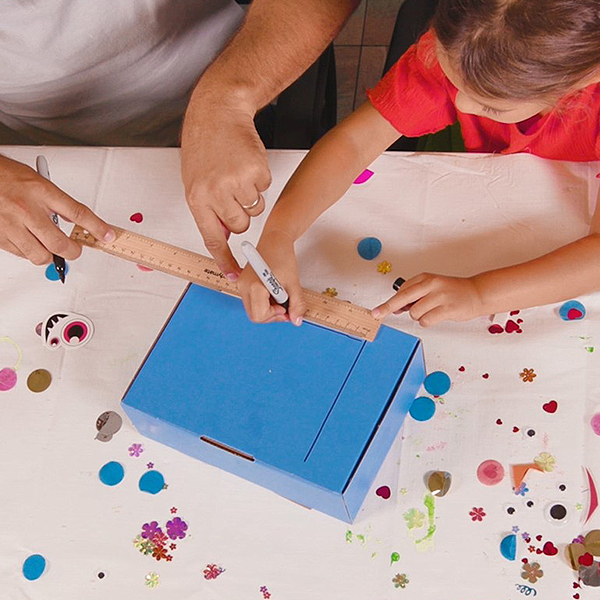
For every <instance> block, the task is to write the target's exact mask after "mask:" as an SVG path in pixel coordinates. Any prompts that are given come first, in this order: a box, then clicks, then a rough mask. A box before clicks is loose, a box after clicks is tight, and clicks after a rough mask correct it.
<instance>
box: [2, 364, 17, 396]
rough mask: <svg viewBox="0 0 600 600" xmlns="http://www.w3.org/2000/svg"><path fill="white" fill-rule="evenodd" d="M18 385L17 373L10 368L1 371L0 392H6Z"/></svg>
mask: <svg viewBox="0 0 600 600" xmlns="http://www.w3.org/2000/svg"><path fill="white" fill-rule="evenodd" d="M16 383H17V372H16V371H15V370H14V369H11V368H10V367H5V368H4V369H2V370H0V392H6V391H8V390H11V389H12V388H14V387H15V385H16Z"/></svg>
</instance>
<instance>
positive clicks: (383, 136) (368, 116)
mask: <svg viewBox="0 0 600 600" xmlns="http://www.w3.org/2000/svg"><path fill="white" fill-rule="evenodd" d="M399 137H400V134H399V133H398V131H396V129H395V128H394V127H393V126H392V125H391V124H390V123H389V122H388V121H386V120H385V119H384V118H383V117H382V116H381V115H380V114H379V112H377V110H376V109H375V108H374V107H373V106H372V105H371V103H370V102H365V103H364V104H363V105H362V106H360V107H359V108H358V109H357V110H355V111H354V112H353V113H352V114H351V115H350V116H349V117H347V118H346V119H344V121H342V122H341V123H340V124H339V125H337V126H336V127H334V128H333V129H332V130H331V131H329V132H328V133H327V134H326V135H325V136H323V137H322V138H321V139H320V140H319V141H318V142H317V143H316V144H315V146H314V147H313V148H312V150H311V151H310V152H309V153H308V154H307V155H306V156H305V158H304V160H303V161H302V162H301V163H300V165H299V166H298V168H297V169H296V171H295V172H294V174H293V175H292V177H291V178H290V180H289V181H288V183H287V184H286V186H285V188H284V189H283V191H282V192H281V195H280V197H279V199H278V200H277V203H276V204H275V206H274V207H273V210H272V211H271V214H270V215H269V218H268V219H267V221H266V223H265V226H264V229H263V233H262V235H261V238H260V241H259V243H258V245H257V248H258V250H259V252H260V253H261V254H262V255H263V257H264V259H265V261H266V262H267V264H268V265H269V266H270V267H271V269H272V271H273V272H274V273H275V275H276V276H277V278H278V279H279V281H280V282H281V284H282V285H283V286H284V288H285V289H286V291H287V292H288V295H289V308H288V315H289V316H288V315H285V310H284V309H283V308H282V307H281V306H276V305H272V304H271V303H270V302H269V294H268V292H267V290H266V289H265V287H264V286H263V285H262V284H261V283H260V281H259V280H258V278H257V277H256V275H255V274H254V273H253V272H252V270H251V269H248V268H246V269H244V271H243V272H242V275H241V276H240V278H239V280H238V289H239V290H240V293H241V296H242V300H243V302H244V306H245V308H246V312H247V313H248V316H249V317H250V319H252V320H253V321H255V322H272V321H284V320H288V318H289V320H291V321H292V322H293V323H295V324H297V325H299V324H300V323H301V319H302V316H303V315H304V312H305V311H306V307H305V305H304V300H303V298H302V292H301V287H300V281H299V278H298V269H297V265H296V259H295V256H294V242H295V241H296V240H297V239H298V238H299V237H300V236H301V235H302V234H303V233H304V232H305V231H306V230H307V229H308V228H309V227H310V225H311V224H312V223H313V221H315V219H317V217H318V216H319V215H320V214H321V213H323V212H325V210H327V209H328V208H329V207H330V206H332V205H333V204H335V202H337V201H338V200H339V199H340V198H341V197H342V196H343V195H344V193H345V192H346V190H347V189H348V188H349V187H350V185H351V184H352V182H353V181H354V180H355V179H356V177H357V176H358V175H359V174H360V173H361V172H362V171H363V170H364V169H365V168H366V167H367V166H368V165H370V164H371V163H372V162H373V161H374V160H375V158H377V157H378V156H379V155H380V154H381V153H382V152H383V151H384V150H386V149H387V148H388V147H389V146H390V145H391V144H392V143H393V142H394V141H395V140H397V139H398V138H399Z"/></svg>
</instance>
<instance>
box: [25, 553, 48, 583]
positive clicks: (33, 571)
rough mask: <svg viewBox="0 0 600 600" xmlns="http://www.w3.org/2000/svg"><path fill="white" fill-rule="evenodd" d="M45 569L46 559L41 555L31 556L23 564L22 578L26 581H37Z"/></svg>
mask: <svg viewBox="0 0 600 600" xmlns="http://www.w3.org/2000/svg"><path fill="white" fill-rule="evenodd" d="M45 569H46V559H45V558H44V557H43V556H42V555H41V554H32V555H31V556H29V557H28V558H27V559H25V562H24V563H23V576H24V577H25V579H27V580H28V581H35V580H36V579H39V578H40V577H41V576H42V574H43V573H44V570H45Z"/></svg>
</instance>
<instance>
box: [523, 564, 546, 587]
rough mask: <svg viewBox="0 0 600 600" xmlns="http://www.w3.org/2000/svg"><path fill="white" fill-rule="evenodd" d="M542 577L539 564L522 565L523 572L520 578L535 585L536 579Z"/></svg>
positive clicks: (542, 572) (542, 573)
mask: <svg viewBox="0 0 600 600" xmlns="http://www.w3.org/2000/svg"><path fill="white" fill-rule="evenodd" d="M543 576H544V571H542V569H540V564H539V563H536V562H534V563H525V564H524V565H523V571H521V577H522V578H523V579H526V580H527V581H529V583H535V582H536V581H537V580H538V579H540V578H541V577H543Z"/></svg>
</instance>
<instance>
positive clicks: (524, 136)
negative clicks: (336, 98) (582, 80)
mask: <svg viewBox="0 0 600 600" xmlns="http://www.w3.org/2000/svg"><path fill="white" fill-rule="evenodd" d="M435 44H436V40H435V35H434V33H433V32H432V31H428V32H427V33H426V34H425V35H423V36H422V37H421V39H420V40H419V41H418V42H417V43H416V44H414V45H413V46H411V47H410V48H409V49H408V50H407V52H406V53H405V54H404V55H403V56H402V57H401V58H400V60H399V61H398V62H397V63H396V64H395V65H394V66H393V67H392V68H391V69H390V70H389V71H388V73H387V74H386V75H385V77H384V78H383V79H382V80H381V81H380V82H379V83H378V84H377V85H376V86H375V87H374V88H373V89H371V90H368V92H367V96H368V97H369V100H370V101H371V104H372V105H373V106H374V107H375V108H376V109H377V111H379V113H380V114H381V115H382V116H383V117H384V118H385V119H386V120H387V121H389V122H390V123H391V124H392V125H393V126H394V127H395V128H396V129H397V130H398V131H399V132H400V133H402V134H403V135H405V136H408V137H419V136H421V135H425V134H428V133H434V132H436V131H440V130H441V129H444V128H445V127H446V126H448V125H451V124H452V123H454V122H455V121H457V120H458V121H459V122H460V126H461V129H462V135H463V139H464V142H465V148H466V149H467V150H468V151H470V152H499V153H501V154H514V153H515V152H529V153H531V154H535V155H537V156H541V157H544V158H552V159H556V160H573V161H588V160H598V158H600V84H596V83H594V84H592V85H589V86H588V87H586V88H584V89H583V90H581V91H580V92H578V93H576V94H573V95H571V96H569V97H568V98H564V99H563V100H561V102H559V104H558V105H557V106H556V107H555V108H554V109H553V110H552V111H551V112H549V113H548V114H545V115H536V116H534V117H531V118H530V119H527V120H526V121H522V122H521V123H510V124H506V123H498V122H497V121H494V120H492V119H489V118H487V117H480V116H477V115H470V114H466V113H462V112H460V111H459V110H458V109H457V108H456V105H455V99H456V94H457V92H458V90H457V89H456V88H455V87H454V86H453V85H452V83H450V81H449V79H448V78H447V77H446V76H445V75H444V72H443V71H442V68H441V67H440V64H439V62H438V60H437V56H436V53H435Z"/></svg>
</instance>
